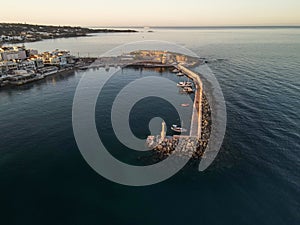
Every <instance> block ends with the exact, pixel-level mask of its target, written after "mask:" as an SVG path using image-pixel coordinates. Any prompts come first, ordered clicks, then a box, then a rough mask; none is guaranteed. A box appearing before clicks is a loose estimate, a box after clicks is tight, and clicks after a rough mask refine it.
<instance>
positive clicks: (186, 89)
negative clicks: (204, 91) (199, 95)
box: [183, 87, 194, 93]
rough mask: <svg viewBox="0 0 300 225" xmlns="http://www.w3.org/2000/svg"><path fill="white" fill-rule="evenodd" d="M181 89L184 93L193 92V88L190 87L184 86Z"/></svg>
mask: <svg viewBox="0 0 300 225" xmlns="http://www.w3.org/2000/svg"><path fill="white" fill-rule="evenodd" d="M183 91H184V92H186V93H194V90H193V89H192V88H191V87H184V88H183Z"/></svg>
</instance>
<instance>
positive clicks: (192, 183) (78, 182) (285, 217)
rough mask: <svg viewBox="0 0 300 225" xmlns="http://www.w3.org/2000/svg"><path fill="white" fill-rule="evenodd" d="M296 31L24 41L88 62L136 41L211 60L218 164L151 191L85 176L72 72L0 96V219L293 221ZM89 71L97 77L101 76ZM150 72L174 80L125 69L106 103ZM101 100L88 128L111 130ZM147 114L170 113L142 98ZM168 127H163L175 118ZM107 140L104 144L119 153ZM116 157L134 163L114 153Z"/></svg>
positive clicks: (298, 85)
mask: <svg viewBox="0 0 300 225" xmlns="http://www.w3.org/2000/svg"><path fill="white" fill-rule="evenodd" d="M299 34H300V30H299V29H276V30H272V29H271V30H270V29H268V30H255V29H253V30H238V29H237V30H188V29H187V30H160V31H157V32H155V33H151V34H111V35H103V34H101V35H99V36H96V37H86V38H74V39H73V38H71V39H59V40H48V41H44V42H38V43H31V44H28V46H29V47H34V48H38V49H39V50H46V49H47V50H51V49H55V48H56V47H55V46H57V47H59V48H63V49H71V50H72V51H73V52H76V50H77V49H79V50H78V51H80V52H81V53H82V54H85V53H86V51H87V49H88V50H91V54H94V55H97V54H101V53H103V52H104V51H106V50H108V49H109V48H110V47H112V46H115V45H117V44H121V43H125V42H127V41H134V40H140V39H141V35H144V36H145V38H146V39H147V38H148V39H160V40H169V41H174V42H177V43H179V44H184V45H185V46H186V47H188V48H190V49H191V50H192V51H194V52H196V53H197V54H199V55H200V56H202V57H207V58H208V59H209V62H210V64H209V65H210V67H211V69H212V70H213V72H214V73H215V75H216V77H217V78H218V80H219V82H220V85H221V87H222V89H223V93H224V96H225V100H226V105H227V114H228V118H227V119H228V122H227V131H226V136H225V139H224V143H223V146H222V149H221V151H220V153H219V155H218V157H217V159H216V160H215V162H214V163H213V165H211V167H210V168H209V169H208V170H206V171H205V172H202V173H199V172H198V171H197V170H196V169H194V168H185V169H184V170H182V171H180V172H179V173H178V174H176V175H175V176H174V177H172V178H171V179H169V180H167V181H164V182H162V183H160V184H157V185H153V186H149V187H139V188H136V187H126V186H121V185H118V184H114V183H112V182H110V181H107V180H105V179H104V178H102V177H101V176H99V175H98V174H97V173H95V172H94V171H93V170H92V169H91V168H90V167H89V166H88V165H87V163H86V162H85V161H84V160H83V158H82V156H81V155H80V152H79V150H78V148H77V146H76V142H75V139H74V136H73V131H72V117H71V116H72V101H73V97H74V92H75V89H76V85H77V84H78V82H79V80H80V78H81V76H82V73H75V74H73V75H69V76H58V77H53V78H48V79H47V80H46V81H41V82H39V83H34V84H29V85H26V86H22V87H18V88H14V89H5V90H1V91H0V132H1V133H0V143H1V147H0V193H1V201H0V223H1V224H24V225H26V224H30V225H33V224H145V225H148V224H149V225H150V224H280V225H282V224H289V225H291V224H299V223H300V213H299V209H300V197H299V196H300V182H299V180H300V179H299V178H300V175H299V174H300V169H299V168H300V152H299V150H300V141H299V140H300V116H299V115H300V107H299V106H300V104H299V103H300V100H299V99H300V63H299V62H300V54H299V52H300V36H299ZM98 44H99V45H100V47H99V49H96V50H94V51H95V52H92V51H93V47H92V46H94V45H98ZM62 46H64V47H62ZM75 49H76V50H75ZM96 51H98V52H96ZM89 73H94V74H95V76H97V75H99V74H100V75H104V76H105V72H104V71H102V70H98V71H97V70H96V71H89ZM148 75H154V76H167V77H168V76H169V77H171V76H172V74H170V73H168V72H166V73H159V72H156V71H148V70H144V71H142V72H141V71H139V70H133V69H126V70H124V71H123V73H119V74H118V76H115V77H114V78H113V80H112V82H111V83H110V85H111V86H110V88H108V89H107V92H106V93H105V94H106V95H107V96H106V97H107V99H108V100H109V99H110V98H112V96H113V95H115V94H116V93H115V90H117V89H118V88H120V85H122V84H124V83H126V82H129V81H131V80H133V79H135V78H136V77H140V76H148ZM174 79H175V80H176V79H177V77H176V78H174ZM108 100H107V104H100V103H101V102H99V106H98V107H97V111H96V112H97V114H96V121H97V125H98V126H99V127H100V126H101V127H102V128H103V126H104V129H105V128H106V126H109V124H108V123H107V122H106V121H107V118H106V117H105V115H107V114H106V113H107V112H109V108H106V107H105V106H109V101H108ZM100 106H101V107H100ZM155 109H159V110H160V112H161V113H162V114H163V115H171V114H169V110H170V108H168V107H161V104H160V103H159V102H158V101H157V100H156V101H150V100H149V99H148V100H145V102H142V103H141V106H140V107H137V109H136V113H137V116H138V115H139V116H140V115H144V118H147V117H149V116H151V115H152V114H154V113H153V112H156V110H155ZM134 118H135V117H134ZM141 118H142V117H141ZM168 119H169V120H170V123H171V122H173V121H174V120H176V116H175V115H171V116H170V117H169V118H168ZM132 123H133V126H134V127H135V128H134V129H135V131H136V132H137V133H139V134H140V136H141V137H145V136H146V135H147V129H145V128H144V126H143V123H137V121H136V122H134V119H133V122H132ZM109 132H110V131H109V129H107V134H105V135H104V136H105V137H103V138H104V139H105V140H106V143H107V144H108V145H111V146H112V147H114V146H115V147H117V146H118V143H115V142H113V140H114V138H113V137H112V134H111V133H109ZM113 150H114V151H116V149H113ZM116 154H118V153H117V152H116ZM120 156H121V157H122V159H123V160H125V161H126V160H131V161H132V160H135V157H132V155H127V154H124V152H123V153H121V154H120Z"/></svg>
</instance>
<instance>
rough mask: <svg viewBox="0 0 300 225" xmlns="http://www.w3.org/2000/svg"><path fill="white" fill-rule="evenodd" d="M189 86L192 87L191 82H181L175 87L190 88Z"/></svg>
mask: <svg viewBox="0 0 300 225" xmlns="http://www.w3.org/2000/svg"><path fill="white" fill-rule="evenodd" d="M191 86H192V82H189V81H183V82H179V83H178V84H177V87H191Z"/></svg>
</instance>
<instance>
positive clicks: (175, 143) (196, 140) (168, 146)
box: [147, 65, 212, 159]
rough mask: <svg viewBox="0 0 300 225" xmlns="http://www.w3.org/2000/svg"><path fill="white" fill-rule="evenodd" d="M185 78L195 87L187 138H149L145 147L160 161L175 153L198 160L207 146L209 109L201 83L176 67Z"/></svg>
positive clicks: (197, 76)
mask: <svg viewBox="0 0 300 225" xmlns="http://www.w3.org/2000/svg"><path fill="white" fill-rule="evenodd" d="M176 68H177V69H178V70H179V71H181V72H183V73H184V74H185V75H186V76H187V77H189V78H190V79H192V80H193V82H194V85H195V98H194V104H193V114H192V118H191V126H190V133H189V136H182V135H174V136H171V137H165V138H163V140H162V138H161V136H159V135H157V136H149V137H148V139H147V146H148V147H149V148H150V149H153V150H154V151H155V152H156V153H158V154H159V157H160V158H161V159H163V158H165V157H166V156H169V155H171V154H174V153H175V149H177V152H176V153H177V154H179V155H180V156H182V157H189V158H194V159H200V158H201V157H202V156H203V153H204V151H205V149H206V147H207V145H208V141H209V138H210V133H211V123H212V120H211V108H210V105H209V102H208V100H207V98H206V96H205V94H204V93H203V88H202V81H201V79H200V77H199V75H198V74H197V73H195V72H193V71H191V70H189V69H187V68H186V67H184V66H182V65H178V66H177V67H176Z"/></svg>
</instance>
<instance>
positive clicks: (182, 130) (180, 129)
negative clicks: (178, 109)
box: [171, 125, 187, 133]
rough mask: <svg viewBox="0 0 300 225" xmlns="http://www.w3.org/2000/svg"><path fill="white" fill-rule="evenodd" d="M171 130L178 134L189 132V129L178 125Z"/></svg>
mask: <svg viewBox="0 0 300 225" xmlns="http://www.w3.org/2000/svg"><path fill="white" fill-rule="evenodd" d="M171 130H173V131H175V132H177V133H184V132H187V129H185V128H182V127H179V126H177V125H172V127H171Z"/></svg>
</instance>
